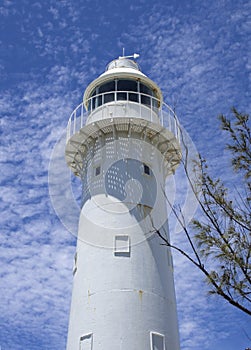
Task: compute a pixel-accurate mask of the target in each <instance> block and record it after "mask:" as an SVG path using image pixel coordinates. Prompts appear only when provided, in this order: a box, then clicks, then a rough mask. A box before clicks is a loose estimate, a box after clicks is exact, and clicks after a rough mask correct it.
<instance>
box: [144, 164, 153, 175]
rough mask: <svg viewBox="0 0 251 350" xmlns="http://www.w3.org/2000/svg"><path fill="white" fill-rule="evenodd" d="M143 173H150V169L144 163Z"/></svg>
mask: <svg viewBox="0 0 251 350" xmlns="http://www.w3.org/2000/svg"><path fill="white" fill-rule="evenodd" d="M144 174H146V175H150V174H151V170H150V168H149V166H148V165H146V164H144Z"/></svg>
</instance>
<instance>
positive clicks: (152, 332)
mask: <svg viewBox="0 0 251 350" xmlns="http://www.w3.org/2000/svg"><path fill="white" fill-rule="evenodd" d="M154 335H157V336H158V337H161V338H162V339H163V348H162V349H160V350H166V342H165V335H164V334H162V333H159V332H155V331H151V332H150V346H151V350H154V348H153V345H154V344H153V336H154Z"/></svg>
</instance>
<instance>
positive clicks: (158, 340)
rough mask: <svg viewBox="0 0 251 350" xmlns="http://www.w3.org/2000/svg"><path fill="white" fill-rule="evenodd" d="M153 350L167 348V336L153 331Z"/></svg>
mask: <svg viewBox="0 0 251 350" xmlns="http://www.w3.org/2000/svg"><path fill="white" fill-rule="evenodd" d="M150 342H151V350H165V336H164V335H163V334H160V333H154V332H151V334H150Z"/></svg>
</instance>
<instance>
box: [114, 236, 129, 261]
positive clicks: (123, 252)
mask: <svg viewBox="0 0 251 350" xmlns="http://www.w3.org/2000/svg"><path fill="white" fill-rule="evenodd" d="M114 255H115V256H130V237H129V236H128V235H117V236H115V242H114Z"/></svg>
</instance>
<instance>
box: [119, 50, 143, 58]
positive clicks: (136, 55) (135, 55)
mask: <svg viewBox="0 0 251 350" xmlns="http://www.w3.org/2000/svg"><path fill="white" fill-rule="evenodd" d="M138 57H139V54H138V53H134V54H133V55H129V56H125V48H124V47H123V50H122V56H119V59H123V58H134V59H136V58H138Z"/></svg>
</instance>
